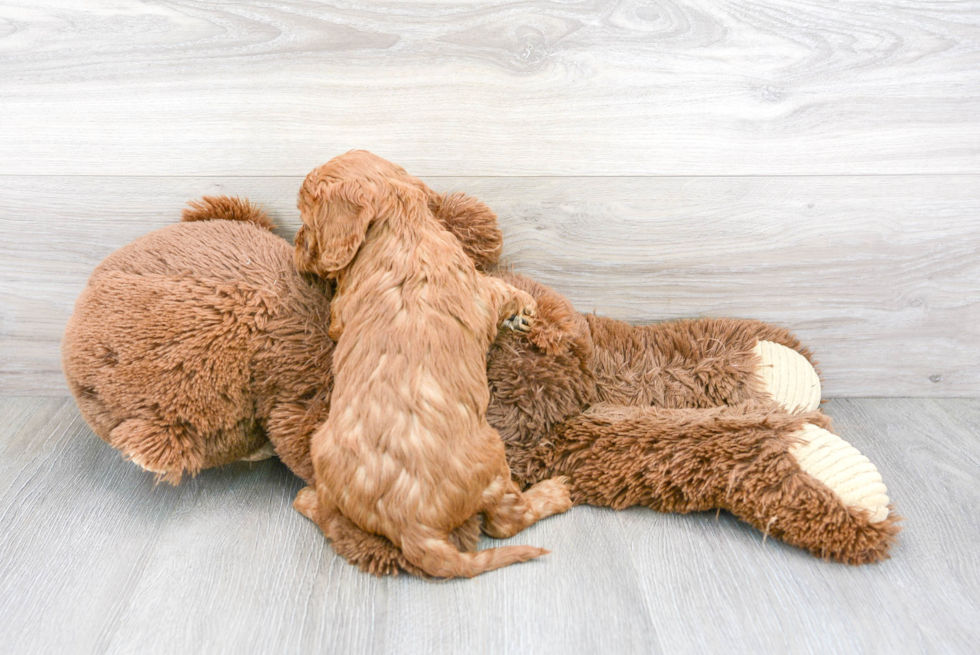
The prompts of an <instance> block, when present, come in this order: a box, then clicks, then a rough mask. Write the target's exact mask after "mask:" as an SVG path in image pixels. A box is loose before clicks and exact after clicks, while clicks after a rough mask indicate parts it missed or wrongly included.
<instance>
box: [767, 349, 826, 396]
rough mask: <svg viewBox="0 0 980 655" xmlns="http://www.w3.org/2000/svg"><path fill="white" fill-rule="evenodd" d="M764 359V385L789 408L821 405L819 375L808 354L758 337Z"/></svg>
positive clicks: (770, 394)
mask: <svg viewBox="0 0 980 655" xmlns="http://www.w3.org/2000/svg"><path fill="white" fill-rule="evenodd" d="M754 352H755V354H756V355H758V357H759V359H760V360H761V364H760V366H759V371H758V373H759V377H760V378H761V379H762V388H763V390H764V391H765V392H766V393H767V394H769V396H770V397H771V398H772V399H773V400H774V401H775V402H776V403H778V404H779V405H780V406H782V407H783V408H785V409H786V410H788V411H790V412H812V411H813V410H815V409H817V407H819V406H820V378H819V377H818V376H817V372H816V371H815V370H814V368H813V366H812V365H811V364H810V362H809V361H807V359H806V357H804V356H803V355H801V354H800V353H798V352H796V351H795V350H793V349H792V348H787V347H786V346H783V345H781V344H778V343H774V342H772V341H759V342H758V343H757V344H756V346H755V349H754Z"/></svg>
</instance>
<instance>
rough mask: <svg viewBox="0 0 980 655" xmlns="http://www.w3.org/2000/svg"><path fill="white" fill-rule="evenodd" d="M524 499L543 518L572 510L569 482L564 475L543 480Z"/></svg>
mask: <svg viewBox="0 0 980 655" xmlns="http://www.w3.org/2000/svg"><path fill="white" fill-rule="evenodd" d="M524 497H525V498H527V499H528V500H529V501H530V502H531V504H532V505H533V506H534V507H535V509H537V510H538V512H540V515H541V518H545V517H546V516H552V515H554V514H561V513H562V512H567V511H568V510H570V509H571V508H572V496H571V489H570V488H569V480H568V478H567V477H566V476H564V475H558V476H555V477H553V478H548V479H547V480H542V481H541V482H539V483H537V484H536V485H534V486H532V487H531V488H530V489H528V490H527V491H525V492H524Z"/></svg>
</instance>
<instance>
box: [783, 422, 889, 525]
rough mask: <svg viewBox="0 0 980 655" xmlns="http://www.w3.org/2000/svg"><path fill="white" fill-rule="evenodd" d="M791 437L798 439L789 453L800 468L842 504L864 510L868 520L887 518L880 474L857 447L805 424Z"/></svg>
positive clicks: (886, 499)
mask: <svg viewBox="0 0 980 655" xmlns="http://www.w3.org/2000/svg"><path fill="white" fill-rule="evenodd" d="M793 437H794V438H796V439H799V440H800V441H799V442H798V443H796V444H794V445H793V446H792V447H791V448H790V454H791V455H792V456H793V457H794V458H795V459H796V461H797V463H798V464H799V465H800V468H801V469H803V470H804V471H805V472H806V473H808V474H810V475H811V476H812V477H814V478H816V479H817V480H819V481H820V482H822V483H824V484H825V485H827V487H828V488H829V489H830V490H831V491H833V492H834V493H835V494H836V495H837V496H838V497H839V498H840V499H841V502H843V503H844V505H845V506H847V507H849V508H857V509H860V510H863V511H864V512H867V515H868V521H869V522H870V523H880V522H882V521H884V520H885V519H886V518H888V494H887V491H888V490H887V489H886V488H885V485H884V483H883V482H882V480H881V474H880V473H878V469H877V468H876V467H875V465H874V464H872V463H871V461H870V460H869V459H868V458H867V457H865V456H864V455H862V454H861V453H860V452H859V451H858V449H857V448H855V447H854V446H852V445H851V444H849V443H847V442H846V441H844V440H843V439H841V438H840V437H838V436H837V435H836V434H833V433H831V432H828V431H827V430H824V429H823V428H819V427H817V426H815V425H812V424H809V423H808V424H806V425H804V426H803V428H802V429H801V430H799V431H797V432H795V433H794V434H793Z"/></svg>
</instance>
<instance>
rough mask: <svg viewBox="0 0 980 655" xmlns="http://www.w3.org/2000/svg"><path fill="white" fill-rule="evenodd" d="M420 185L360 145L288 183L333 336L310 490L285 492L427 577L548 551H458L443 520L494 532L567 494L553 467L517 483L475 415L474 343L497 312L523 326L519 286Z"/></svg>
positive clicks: (334, 530) (478, 396) (480, 367)
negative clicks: (436, 210) (326, 288)
mask: <svg viewBox="0 0 980 655" xmlns="http://www.w3.org/2000/svg"><path fill="white" fill-rule="evenodd" d="M420 185H421V182H419V181H418V180H417V179H416V178H413V177H411V176H409V175H408V174H407V173H405V171H404V170H403V169H401V168H399V167H397V166H395V165H393V164H391V163H390V162H387V161H385V160H383V159H381V158H379V157H376V156H374V155H372V154H370V153H367V152H364V151H353V152H350V153H347V154H346V155H342V156H340V157H337V158H335V159H333V160H331V161H330V162H328V163H327V164H325V165H324V166H321V167H320V168H318V169H316V170H314V171H313V172H312V173H310V175H309V176H307V178H306V180H305V181H304V182H303V186H302V188H301V190H300V194H299V208H300V214H301V216H302V219H303V228H302V230H301V231H300V233H299V234H298V235H297V238H296V260H297V265H298V266H299V268H300V270H303V271H307V272H312V273H316V274H319V275H323V276H326V277H331V278H335V279H336V281H337V286H336V293H335V295H334V298H333V301H332V303H331V309H330V330H329V335H330V337H331V338H332V339H334V340H335V341H336V342H337V345H336V349H335V350H334V356H333V370H334V376H335V378H334V380H335V381H334V392H333V396H332V398H331V406H332V408H333V409H332V411H331V413H330V416H329V418H328V419H327V421H326V422H325V423H324V424H323V425H322V426H321V427H320V428H319V429H318V430H317V431H316V433H315V434H314V435H313V438H312V444H311V454H312V457H313V467H314V482H315V487H316V490H315V495H314V493H313V492H312V490H310V489H309V488H307V489H305V490H303V491H301V492H300V494H299V496H297V500H296V503H295V506H296V508H297V509H298V510H299V511H300V512H302V513H303V514H305V515H307V516H309V517H310V518H312V519H313V520H315V521H316V522H317V523H318V524H319V526H320V528H321V529H322V530H323V532H324V534H326V536H327V537H328V538H330V539H331V540H333V541H334V542H335V543H336V542H337V541H338V540H347V541H349V540H350V539H351V538H352V533H354V534H355V535H356V533H357V531H363V532H365V533H371V534H375V535H384V536H385V537H387V538H388V539H389V540H391V542H392V543H394V544H395V545H396V546H398V547H399V548H401V550H402V552H403V554H404V556H405V558H406V559H407V560H408V561H409V562H410V563H411V564H413V565H414V566H415V567H417V568H418V569H419V570H420V571H421V572H423V573H425V574H427V575H430V576H434V577H442V578H448V577H457V576H463V577H472V576H475V575H478V574H480V573H483V572H484V571H489V570H492V569H496V568H500V567H502V566H507V565H508V564H513V563H515V562H523V561H526V560H529V559H532V558H534V557H538V556H540V555H543V554H545V553H547V552H548V551H546V550H544V549H541V548H535V547H531V546H505V547H501V548H492V549H489V550H484V551H480V552H477V553H473V552H461V551H460V550H459V549H458V548H457V547H456V546H454V545H453V543H452V542H453V541H456V542H457V543H458V541H459V540H458V539H453V538H452V535H453V533H454V532H456V531H457V530H462V531H464V532H465V531H467V530H470V529H472V526H473V523H474V521H476V520H478V519H479V517H481V516H482V518H483V530H484V531H485V532H486V533H487V534H489V535H491V536H494V537H498V538H505V537H510V536H512V535H514V534H516V533H518V532H520V531H521V530H523V529H524V528H526V527H527V526H529V525H531V524H532V523H534V522H536V521H537V520H539V519H541V518H544V517H546V516H550V515H551V514H555V513H558V512H564V511H565V510H567V509H568V508H569V507H571V500H570V498H569V492H568V488H567V486H566V480H565V478H551V479H548V480H545V481H543V482H540V483H538V484H537V485H535V486H533V487H531V488H530V489H529V490H528V491H527V492H526V493H521V490H520V488H519V487H518V486H517V485H516V484H515V483H514V482H513V481H512V479H511V474H510V468H509V467H508V465H507V460H506V459H505V456H504V445H503V442H502V441H501V439H500V435H499V434H498V433H497V431H496V430H494V429H493V428H491V427H490V425H489V424H488V423H487V420H486V410H487V405H488V404H489V402H490V394H489V390H488V384H487V373H486V365H487V362H486V357H487V351H488V349H489V348H490V346H491V344H492V343H493V341H494V339H495V337H496V335H497V331H498V328H499V327H500V326H501V325H502V324H503V325H506V326H507V327H510V328H512V329H516V330H520V331H525V332H526V331H528V330H529V329H530V324H531V321H532V319H533V316H534V314H535V302H534V299H533V298H531V296H530V295H529V294H527V293H526V292H524V291H520V290H518V289H516V288H514V287H512V286H510V285H509V284H507V283H505V282H503V281H501V280H499V279H496V278H491V277H488V276H486V275H483V274H482V273H479V272H478V271H477V270H476V267H475V266H474V264H473V261H472V260H471V259H470V258H469V257H468V256H467V255H466V253H465V252H464V251H463V248H462V247H461V245H460V243H459V241H457V239H456V238H455V237H454V236H453V235H452V234H451V233H450V232H448V231H447V230H446V229H445V228H443V227H442V226H441V225H440V224H439V222H438V221H437V220H436V219H435V217H434V216H433V214H432V212H431V211H430V210H429V208H428V204H427V198H426V197H425V194H424V192H423V187H424V185H421V186H420ZM355 255H356V257H355ZM365 536H366V535H365Z"/></svg>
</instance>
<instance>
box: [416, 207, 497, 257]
mask: <svg viewBox="0 0 980 655" xmlns="http://www.w3.org/2000/svg"><path fill="white" fill-rule="evenodd" d="M429 209H431V210H432V213H433V214H434V215H435V217H436V218H437V219H438V220H439V222H440V223H442V225H443V226H444V227H445V228H446V229H447V230H449V231H450V232H452V233H453V235H455V237H456V239H458V240H459V242H460V244H461V245H462V246H463V250H464V251H466V254H467V255H469V257H470V259H472V260H473V263H474V264H476V267H477V268H478V269H480V270H482V271H487V270H490V269H492V268H493V267H494V266H495V265H496V264H497V261H498V260H499V259H500V251H501V249H502V247H503V243H504V238H503V235H502V234H501V233H500V227H499V226H498V225H497V215H496V214H495V213H494V212H493V210H492V209H490V208H489V207H488V206H487V205H486V204H484V203H483V202H481V201H479V200H477V199H476V198H473V197H471V196H468V195H466V194H465V193H450V194H447V195H440V194H432V195H430V196H429Z"/></svg>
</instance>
